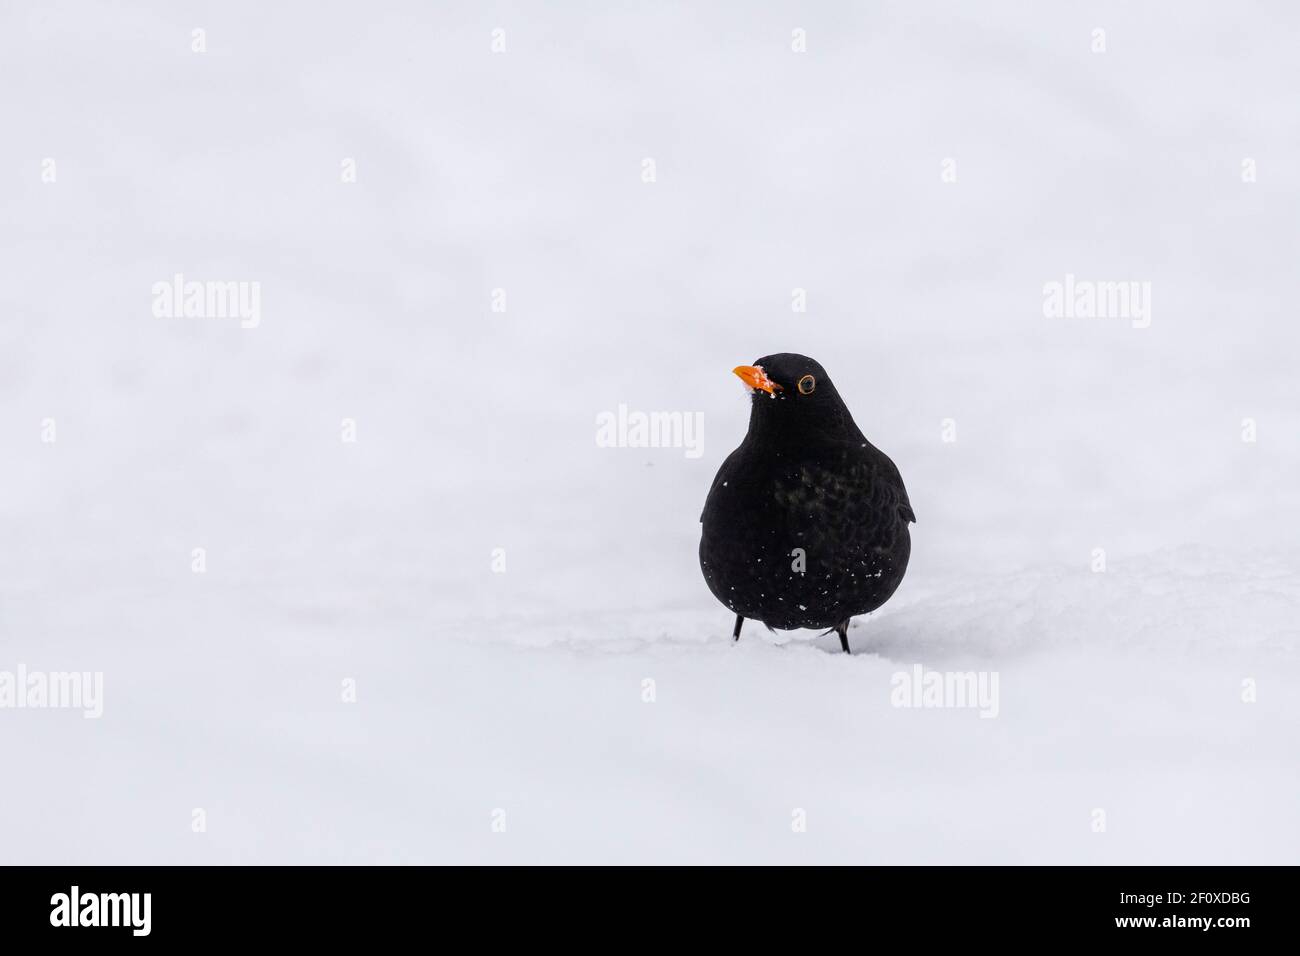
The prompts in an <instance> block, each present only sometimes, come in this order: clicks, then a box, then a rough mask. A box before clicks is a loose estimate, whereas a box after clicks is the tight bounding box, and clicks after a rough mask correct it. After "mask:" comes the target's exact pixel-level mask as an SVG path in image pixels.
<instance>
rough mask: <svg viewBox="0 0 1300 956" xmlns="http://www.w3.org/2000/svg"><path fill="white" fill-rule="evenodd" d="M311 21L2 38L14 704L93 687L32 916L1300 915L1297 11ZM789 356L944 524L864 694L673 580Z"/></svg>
mask: <svg viewBox="0 0 1300 956" xmlns="http://www.w3.org/2000/svg"><path fill="white" fill-rule="evenodd" d="M277 6H278V7H279V9H277V10H268V9H266V5H264V4H253V3H223V4H221V5H219V6H212V5H208V4H198V3H195V4H163V3H156V4H152V5H146V4H140V5H133V6H128V5H120V6H114V7H112V8H105V7H101V6H98V5H95V6H92V5H90V4H89V3H81V4H77V3H65V4H61V5H58V4H44V3H36V2H34V0H33V2H14V3H8V4H6V5H5V8H4V11H3V13H0V82H2V83H3V85H4V89H5V90H6V93H5V97H4V106H3V118H4V126H5V137H4V145H3V150H2V151H0V157H2V159H0V162H2V163H3V166H2V168H0V209H3V219H2V220H0V252H3V257H4V263H5V268H4V270H3V273H0V453H2V454H3V459H2V460H3V463H4V467H3V469H2V470H0V540H2V541H3V542H4V545H3V547H0V671H13V670H14V669H15V668H16V667H17V665H18V664H20V663H21V664H23V665H25V666H26V667H27V668H28V669H38V670H43V671H63V670H68V671H71V670H76V671H102V672H103V675H104V713H103V716H102V717H101V718H100V719H98V720H86V719H83V718H82V716H81V714H80V713H79V712H76V711H70V710H39V709H23V710H17V709H0V759H3V761H4V776H5V779H6V785H5V786H3V787H0V862H21V863H36V862H41V863H70V862H76V863H144V862H186V863H209V862H211V863H231V862H291V861H308V862H444V861H447V862H450V861H458V862H469V861H481V862H554V861H590V862H596V861H602V862H633V861H646V862H829V861H834V862H846V863H847V862H888V863H938V862H995V863H1014V862H1044V863H1066V862H1081V863H1207V862H1216V863H1260V862H1271V863H1297V862H1300V821H1298V820H1297V814H1296V807H1297V806H1298V805H1300V769H1298V766H1297V760H1298V755H1300V693H1297V691H1298V690H1300V657H1298V656H1297V637H1298V636H1300V543H1297V529H1300V482H1298V481H1297V473H1298V472H1300V379H1297V376H1296V374H1295V364H1296V358H1295V356H1296V349H1297V346H1298V345H1300V333H1298V332H1297V330H1296V320H1295V303H1296V302H1297V301H1300V270H1297V269H1296V268H1295V254H1296V248H1297V246H1296V242H1297V223H1300V120H1298V119H1297V112H1296V109H1295V102H1294V100H1295V93H1296V90H1297V89H1298V88H1300V63H1298V61H1297V60H1296V57H1295V55H1294V37H1295V35H1296V30H1297V29H1298V28H1300V15H1298V14H1297V11H1296V10H1295V9H1293V8H1292V7H1291V6H1290V5H1286V4H1281V3H1278V4H1271V5H1270V4H1260V5H1252V6H1251V7H1249V8H1248V9H1246V10H1237V9H1236V8H1233V9H1232V10H1231V11H1229V10H1228V8H1227V7H1226V6H1224V5H1219V6H1213V5H1198V4H1188V3H1174V2H1168V3H1144V4H1141V5H1137V6H1136V8H1135V7H1134V5H1131V4H1127V3H1113V4H1107V3H1101V4H1095V3H1093V4H1088V5H1086V6H1084V5H1082V4H1078V5H1073V6H1074V9H1073V10H1071V9H1070V8H1071V5H1064V4H1062V5H1057V4H1052V5H1044V4H1038V3H1023V4H1010V3H1006V4H996V5H990V6H991V7H992V9H991V10H989V11H986V12H982V13H981V12H976V11H975V10H974V9H973V8H972V7H971V5H970V4H967V3H953V4H917V3H911V2H909V3H902V2H899V3H893V4H880V5H875V4H873V5H862V4H847V3H846V4H838V3H814V4H763V5H761V9H754V8H755V7H756V6H759V5H753V4H746V5H743V6H742V5H740V4H716V5H710V9H708V10H701V9H698V7H699V6H700V5H692V4H679V5H678V4H655V5H653V6H651V5H648V4H640V5H635V4H630V3H628V4H603V3H602V4H594V3H593V4H566V5H558V4H553V5H547V7H546V8H545V9H543V8H542V7H540V6H529V7H524V6H523V5H517V6H516V5H509V4H468V3H464V4H453V5H439V8H438V10H437V12H433V11H432V10H431V9H428V8H427V5H425V4H415V3H411V4H395V3H387V4H380V5H377V8H376V9H375V10H371V9H365V8H360V7H347V8H340V9H339V11H338V12H328V11H327V10H325V9H323V8H322V7H321V6H320V5H315V4H311V5H309V4H305V3H304V4H296V5H277ZM561 6H563V7H564V8H565V10H563V11H562V10H557V9H555V8H556V7H561ZM1229 13H1231V15H1229ZM1097 27H1101V28H1103V29H1105V31H1106V46H1107V48H1106V52H1105V53H1093V52H1092V51H1091V49H1090V48H1091V45H1092V43H1093V30H1094V28H1097ZM195 28H203V29H204V30H206V44H207V52H206V53H202V54H197V53H194V52H192V51H191V43H192V34H191V31H192V30H193V29H195ZM498 28H499V29H502V30H504V31H505V32H504V39H505V43H506V49H505V52H504V53H498V54H494V53H493V52H492V49H491V45H492V42H493V34H492V31H493V30H494V29H498ZM796 28H801V29H804V30H806V32H807V52H806V53H802V54H797V53H793V52H792V50H791V32H792V30H794V29H796ZM51 158H52V159H54V160H55V168H56V170H57V174H56V181H55V182H52V183H49V182H42V171H43V169H45V168H46V167H45V166H43V161H44V160H46V159H51ZM346 158H353V159H355V161H356V169H357V181H356V182H355V183H342V182H340V169H341V163H342V162H343V161H344V159H346ZM646 158H652V159H653V160H654V161H655V170H656V175H657V181H656V182H654V183H644V182H642V170H643V160H644V159H646ZM949 158H951V159H954V160H955V167H954V168H955V170H956V182H944V181H943V180H942V178H941V173H942V171H943V168H944V167H943V165H942V164H943V162H944V160H945V159H949ZM1248 158H1249V159H1253V160H1254V161H1255V168H1256V170H1257V177H1256V179H1257V181H1255V182H1243V180H1242V170H1243V160H1244V159H1248ZM177 272H181V273H184V274H185V275H186V276H187V277H191V278H196V279H214V280H230V281H257V282H260V283H261V289H262V315H261V323H260V325H259V326H258V327H257V328H255V329H241V328H239V323H238V321H237V320H234V319H186V318H158V317H156V316H155V315H153V314H152V312H151V301H152V300H151V287H152V285H153V283H155V282H158V281H165V280H168V279H170V277H171V276H172V275H173V274H175V273H177ZM1067 273H1068V274H1072V275H1075V276H1078V277H1081V278H1085V279H1092V280H1136V281H1147V282H1150V283H1151V288H1152V312H1151V324H1150V327H1149V328H1134V327H1133V324H1132V323H1131V322H1129V321H1127V320H1125V319H1049V318H1046V317H1045V316H1044V314H1043V286H1044V284H1045V283H1047V282H1052V281H1061V280H1063V279H1064V277H1065V275H1066V274H1067ZM795 288H801V289H805V290H807V301H808V310H807V312H806V313H795V312H792V310H791V296H792V291H791V290H793V289H795ZM494 289H504V290H506V294H507V303H508V304H507V308H506V311H505V312H503V313H502V312H494V311H493V310H492V290H494ZM786 350H788V351H799V352H804V353H807V354H809V355H812V356H814V357H816V358H818V359H819V360H820V361H822V362H823V364H824V365H826V367H827V368H828V370H829V371H830V373H831V374H832V375H833V376H834V378H835V381H836V384H837V386H838V388H839V390H840V391H841V393H843V394H844V396H845V397H846V399H847V401H848V403H849V405H850V407H851V408H852V409H853V410H854V413H855V416H856V418H857V420H858V423H859V424H860V425H861V426H862V428H863V430H864V431H865V432H866V433H867V434H868V436H869V437H871V439H872V440H873V441H874V442H875V443H876V444H877V445H879V446H880V447H881V448H883V449H884V450H886V451H887V452H888V453H889V454H890V455H891V456H892V457H893V458H894V460H895V461H896V462H897V463H898V465H899V467H900V469H901V471H902V473H903V476H904V478H905V479H906V481H907V484H908V488H909V491H910V493H911V499H912V502H913V504H914V506H915V508H916V512H917V515H918V518H919V523H918V524H917V525H916V526H915V529H914V537H913V542H914V544H913V561H912V567H911V570H910V571H909V575H908V578H907V580H906V581H905V582H904V584H903V586H902V588H901V589H900V591H899V592H898V594H897V595H896V597H895V598H894V599H893V600H892V601H891V602H890V603H889V604H887V605H886V606H885V607H884V608H882V609H881V610H880V611H879V612H877V613H876V614H875V615H873V616H872V617H871V618H870V619H867V620H861V621H859V626H858V627H856V628H855V629H854V630H853V631H852V632H851V640H852V642H853V645H854V648H855V651H856V653H855V654H854V656H852V657H851V658H850V657H845V656H844V655H842V654H840V653H839V652H838V647H837V642H836V641H835V638H834V637H833V636H831V637H829V638H816V637H815V636H814V635H812V634H810V633H796V634H783V635H779V636H773V635H768V634H766V633H765V632H764V631H763V630H762V629H761V628H759V627H756V626H755V625H752V624H751V625H750V626H749V627H748V628H747V633H746V636H745V638H744V639H743V640H742V642H741V643H740V644H739V645H738V646H735V647H733V646H731V645H730V641H729V634H730V627H731V623H732V622H731V620H730V618H729V617H728V615H727V613H726V612H725V610H724V609H723V608H722V607H721V606H719V605H717V604H716V602H714V600H713V598H712V597H711V596H710V594H709V593H708V590H707V589H706V587H705V585H704V582H703V580H702V578H701V577H700V574H699V570H698V567H697V563H696V557H695V548H696V545H697V542H698V535H699V525H698V517H699V512H700V507H701V505H702V503H703V500H704V495H705V492H706V491H707V488H708V484H709V481H710V480H711V478H712V475H713V473H714V471H715V470H716V468H717V466H718V464H719V463H720V462H721V460H722V458H723V457H724V456H725V455H726V454H727V452H729V451H730V449H731V448H732V447H734V445H735V444H736V443H737V442H738V441H739V439H740V437H741V435H742V433H743V430H744V427H745V419H746V411H747V409H746V399H745V396H744V395H743V392H742V389H741V387H740V385H739V383H737V382H736V381H735V379H734V378H733V377H732V376H731V375H730V373H729V370H730V369H731V368H732V367H733V366H734V365H737V364H740V363H743V362H748V361H750V360H752V359H753V358H755V357H757V356H759V355H762V354H765V353H768V352H774V351H786ZM620 403H621V404H626V405H627V406H629V408H632V409H637V410H644V411H682V412H699V413H701V414H702V415H703V421H704V424H705V430H704V442H703V454H702V455H701V456H700V457H698V458H691V457H688V456H687V454H686V453H685V450H684V449H680V448H677V449H671V448H668V449H636V448H600V447H597V445H596V443H595V441H594V433H595V421H596V417H597V416H598V415H599V414H600V413H601V412H604V411H614V410H616V409H617V407H618V406H619V404H620ZM345 418H351V419H354V420H355V422H356V427H357V440H356V441H355V442H354V443H346V442H343V441H341V421H342V419H345ZM1247 418H1249V419H1252V420H1253V421H1254V423H1255V427H1256V429H1257V438H1256V440H1255V441H1253V442H1246V441H1243V440H1242V433H1243V419H1247ZM47 419H53V421H54V423H55V427H56V433H57V440H56V441H53V442H49V441H42V437H43V429H44V428H45V424H44V423H45V422H46V420H47ZM948 419H950V420H951V422H952V424H951V426H950V427H951V428H954V429H955V436H956V440H955V441H944V440H943V437H944V422H945V420H948ZM195 548H204V549H206V555H207V557H206V561H207V565H206V567H207V570H206V573H204V574H195V573H193V572H192V570H191V564H192V552H193V549H195ZM1099 548H1100V549H1104V551H1105V561H1106V569H1105V571H1104V572H1101V573H1097V572H1094V571H1093V563H1094V549H1099ZM494 549H504V560H505V570H504V573H496V572H494V570H493V560H494V558H493V553H494ZM498 566H499V565H498ZM918 663H919V664H923V665H924V666H925V667H927V668H931V669H937V670H941V671H964V670H972V671H985V672H996V673H997V674H998V677H999V688H1000V699H999V710H998V716H997V717H996V718H995V719H981V718H980V717H979V715H978V714H977V713H976V712H974V711H972V710H960V709H930V710H926V709H922V710H917V709H903V708H897V707H893V706H891V701H890V692H891V679H892V677H893V675H894V674H896V673H898V672H900V671H909V670H910V669H911V668H912V667H913V665H915V664H918ZM647 679H649V680H652V681H653V682H654V684H653V688H654V700H653V702H646V701H645V699H644V696H645V692H644V690H643V688H644V687H645V686H646V685H645V684H644V682H645V681H646V680H647ZM345 680H346V681H354V682H355V688H356V701H355V703H347V702H344V701H343V700H342V697H343V692H342V690H341V688H342V687H343V682H344V681H345ZM1246 681H1253V687H1254V695H1253V696H1254V698H1255V699H1254V702H1253V703H1252V702H1245V701H1243V694H1244V693H1247V692H1246V691H1245V690H1244V686H1250V685H1243V682H1246ZM1247 696H1250V695H1249V694H1247ZM196 809H201V810H202V811H203V812H204V819H205V820H206V830H205V832H198V833H196V832H194V829H193V826H192V820H193V819H194V811H195V810H196ZM1096 810H1102V811H1104V814H1105V822H1106V827H1105V830H1104V832H1094V821H1095V820H1096V819H1098V818H1097V816H1096V815H1095V813H1094V811H1096ZM498 811H503V813H502V812H498ZM797 811H803V813H804V814H805V817H806V823H807V825H806V832H795V829H794V828H793V827H792V822H794V821H796V820H797V819H798V817H797ZM494 821H496V822H498V824H499V823H500V822H501V821H504V824H505V829H504V832H494V828H493V823H494Z"/></svg>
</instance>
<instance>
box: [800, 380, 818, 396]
mask: <svg viewBox="0 0 1300 956" xmlns="http://www.w3.org/2000/svg"><path fill="white" fill-rule="evenodd" d="M816 387H817V379H815V378H813V377H812V376H811V375H805V376H804V377H803V378H801V379H799V394H800V395H811V394H812V393H813V389H814V388H816Z"/></svg>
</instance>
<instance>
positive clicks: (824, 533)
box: [775, 443, 916, 554]
mask: <svg viewBox="0 0 1300 956" xmlns="http://www.w3.org/2000/svg"><path fill="white" fill-rule="evenodd" d="M775 495H776V501H777V504H778V505H779V506H780V507H781V508H782V509H783V511H784V513H785V514H786V515H788V519H787V520H788V521H789V528H788V530H789V532H790V533H791V535H792V536H794V537H797V538H798V539H800V540H801V541H804V542H806V546H807V547H808V548H809V553H810V554H811V553H812V549H813V548H818V549H820V548H821V547H823V546H827V547H839V548H847V549H849V550H862V551H864V552H865V551H868V550H871V549H874V548H877V547H881V546H886V547H888V546H890V542H892V541H894V540H895V538H896V537H897V536H898V535H899V534H901V533H902V531H903V529H905V528H906V527H907V524H908V522H913V521H915V520H916V516H915V514H914V513H913V511H912V504H911V502H910V501H908V498H907V489H906V488H904V487H903V479H902V477H901V476H900V475H899V473H898V469H897V468H896V467H895V466H894V463H893V462H892V461H890V460H889V457H888V456H887V455H885V454H884V453H883V452H881V451H880V450H879V449H877V448H875V447H873V446H872V445H870V444H866V445H863V444H860V443H854V444H852V445H849V444H845V445H842V446H840V448H839V449H838V450H837V451H836V452H834V453H832V454H829V455H826V456H819V459H818V460H816V461H806V462H803V463H801V464H800V465H799V466H798V468H797V470H794V469H792V470H791V471H790V472H789V473H787V474H785V475H781V476H780V477H778V478H777V481H776V488H775Z"/></svg>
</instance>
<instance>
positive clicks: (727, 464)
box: [700, 448, 740, 524]
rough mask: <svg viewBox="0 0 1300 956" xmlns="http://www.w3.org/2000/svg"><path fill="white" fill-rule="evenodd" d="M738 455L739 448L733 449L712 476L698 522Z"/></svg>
mask: <svg viewBox="0 0 1300 956" xmlns="http://www.w3.org/2000/svg"><path fill="white" fill-rule="evenodd" d="M739 455H740V448H736V449H734V450H733V451H732V453H731V454H730V455H728V456H727V459H726V461H724V462H723V463H722V467H721V468H719V469H718V473H717V474H716V475H714V476H713V484H711V485H709V493H708V495H707V496H705V498H704V511H701V512H700V524H703V523H704V512H705V511H708V510H709V502H710V501H712V500H713V493H714V491H716V490H717V488H718V485H720V484H722V483H723V482H724V481H728V480H729V479H730V477H731V475H732V471H733V468H734V462H735V461H736V459H737V457H738V456H739Z"/></svg>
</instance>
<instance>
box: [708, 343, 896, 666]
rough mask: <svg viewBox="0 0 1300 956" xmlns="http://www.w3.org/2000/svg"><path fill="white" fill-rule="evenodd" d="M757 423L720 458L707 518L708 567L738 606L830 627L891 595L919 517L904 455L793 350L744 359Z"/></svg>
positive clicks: (746, 613) (717, 588)
mask: <svg viewBox="0 0 1300 956" xmlns="http://www.w3.org/2000/svg"><path fill="white" fill-rule="evenodd" d="M736 374H737V375H739V376H741V378H742V379H743V380H744V381H745V383H746V385H748V386H749V387H750V389H751V391H752V392H753V395H752V399H751V401H752V408H751V411H750V417H749V431H748V433H747V434H746V435H745V440H744V441H742V442H741V443H740V447H739V448H737V449H736V450H735V451H733V452H732V453H731V454H730V455H729V456H728V457H727V460H726V461H725V462H723V464H722V467H721V468H720V469H718V474H717V477H715V478H714V479H713V486H712V487H711V488H710V489H709V496H708V498H707V499H706V500H705V502H704V513H703V514H702V515H701V516H700V521H701V523H702V524H703V526H704V529H703V535H702V536H701V538H700V568H701V570H702V571H703V572H704V579H705V581H707V582H708V585H709V590H711V591H712V592H713V594H714V596H715V597H716V598H717V599H718V600H719V601H721V602H722V603H723V604H725V605H726V606H727V607H728V608H730V609H731V610H732V611H733V612H734V613H735V614H736V629H735V634H734V637H736V638H739V637H740V628H741V626H742V625H743V623H744V620H745V618H750V619H753V620H758V621H762V622H763V623H764V624H766V625H767V626H768V627H769V628H780V629H782V630H792V629H794V628H829V629H833V630H834V631H835V632H836V633H838V634H839V637H840V646H841V647H843V649H844V650H845V652H847V651H848V649H849V642H848V636H847V630H848V626H849V620H850V619H851V618H853V617H854V616H856V615H858V614H866V613H868V612H870V611H874V610H875V609H876V608H878V607H880V605H882V604H884V603H885V601H887V600H889V597H890V595H892V594H893V593H894V591H895V589H896V588H897V587H898V585H899V583H900V582H901V581H902V580H903V574H904V572H905V571H906V570H907V561H908V557H909V556H910V554H911V536H910V534H909V532H908V524H909V523H911V522H914V521H915V520H916V516H915V515H914V514H913V512H912V505H911V503H910V502H909V501H908V498H907V489H906V488H904V487H903V479H902V477H901V476H900V475H899V473H898V469H897V468H896V467H895V466H894V463H893V462H892V461H890V460H889V457H888V456H887V455H885V453H884V452H882V451H880V450H879V449H878V448H876V447H875V446H874V445H872V444H871V443H870V442H869V441H867V439H866V438H865V437H864V436H863V434H862V432H861V431H860V430H859V429H858V426H857V425H856V424H854V421H853V416H852V415H850V414H849V410H848V408H847V407H846V406H845V404H844V401H843V399H841V398H840V395H839V392H837V391H836V390H835V386H834V384H833V383H832V382H831V380H830V376H828V375H827V374H826V370H825V369H823V368H822V367H821V365H819V364H818V363H817V362H815V361H813V360H812V359H810V358H808V357H806V356H803V355H795V354H792V353H782V354H779V355H768V356H765V357H764V358H761V359H758V360H756V361H755V362H754V364H753V365H752V366H741V367H740V368H737V369H736Z"/></svg>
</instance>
